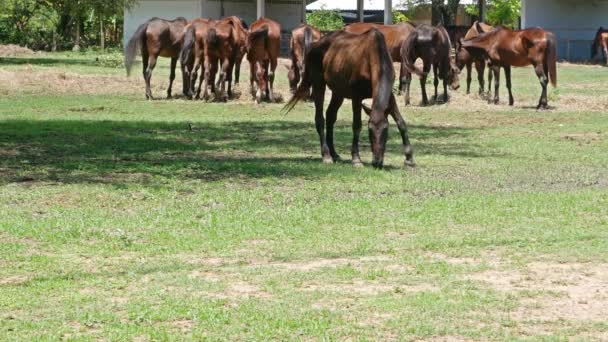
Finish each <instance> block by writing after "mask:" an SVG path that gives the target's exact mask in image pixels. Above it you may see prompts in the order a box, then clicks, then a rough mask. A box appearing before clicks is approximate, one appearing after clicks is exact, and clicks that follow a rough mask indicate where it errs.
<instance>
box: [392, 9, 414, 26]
mask: <svg viewBox="0 0 608 342" xmlns="http://www.w3.org/2000/svg"><path fill="white" fill-rule="evenodd" d="M409 20H410V18H408V17H407V15H405V13H403V11H397V10H393V23H395V24H399V23H406V22H408V21H409Z"/></svg>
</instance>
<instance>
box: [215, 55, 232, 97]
mask: <svg viewBox="0 0 608 342" xmlns="http://www.w3.org/2000/svg"><path fill="white" fill-rule="evenodd" d="M229 72H230V60H229V59H225V60H224V61H223V62H222V70H221V71H220V77H219V80H218V83H220V86H219V87H218V88H219V91H220V93H219V98H220V101H222V102H226V101H228V96H227V95H226V79H227V77H228V73H229Z"/></svg>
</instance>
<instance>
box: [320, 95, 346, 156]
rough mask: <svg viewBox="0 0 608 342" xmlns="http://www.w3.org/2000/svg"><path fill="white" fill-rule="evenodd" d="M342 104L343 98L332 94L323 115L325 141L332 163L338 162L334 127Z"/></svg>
mask: <svg viewBox="0 0 608 342" xmlns="http://www.w3.org/2000/svg"><path fill="white" fill-rule="evenodd" d="M343 102H344V98H343V97H341V96H337V95H336V94H332V96H331V101H330V102H329V106H328V107H327V112H326V113H325V124H326V128H325V129H326V130H325V133H326V138H325V140H326V141H327V147H328V148H329V154H330V156H331V158H332V161H334V162H336V161H338V160H340V156H339V155H338V153H337V152H336V148H335V146H334V125H335V124H336V120H337V119H338V110H339V109H340V107H341V106H342V103H343Z"/></svg>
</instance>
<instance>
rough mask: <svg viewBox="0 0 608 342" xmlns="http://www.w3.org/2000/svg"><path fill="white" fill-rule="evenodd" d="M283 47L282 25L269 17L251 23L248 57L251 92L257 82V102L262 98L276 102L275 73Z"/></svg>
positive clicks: (248, 38)
mask: <svg viewBox="0 0 608 342" xmlns="http://www.w3.org/2000/svg"><path fill="white" fill-rule="evenodd" d="M280 49H281V25H280V24H279V23H277V22H276V21H274V20H271V19H268V18H260V19H258V20H256V21H255V22H253V24H251V29H250V30H249V36H248V37H247V59H248V60H249V67H250V74H249V76H250V84H251V93H252V94H253V93H254V91H255V90H254V89H255V88H254V82H255V83H256V84H257V92H256V93H255V101H256V103H260V102H261V101H262V98H266V99H268V100H269V101H270V102H274V75H275V71H276V69H277V65H278V58H279V53H280Z"/></svg>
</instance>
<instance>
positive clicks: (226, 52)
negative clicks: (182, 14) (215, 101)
mask: <svg viewBox="0 0 608 342" xmlns="http://www.w3.org/2000/svg"><path fill="white" fill-rule="evenodd" d="M193 37H194V39H192V38H193ZM193 45H194V63H193V73H194V75H196V73H197V72H198V69H199V68H200V66H201V64H203V70H202V75H201V76H202V77H201V79H202V80H203V81H202V85H201V87H200V89H199V90H198V91H197V96H198V97H200V92H201V89H202V92H203V99H207V98H208V86H209V84H211V85H213V83H214V80H215V75H216V74H217V71H218V63H219V65H220V67H221V71H220V77H219V79H218V82H217V84H215V86H213V87H212V88H213V89H214V90H215V89H218V88H219V94H217V93H216V97H217V98H219V99H220V100H221V101H226V100H227V99H228V96H232V82H231V79H232V77H231V76H232V75H231V74H232V69H233V66H234V61H235V58H236V50H237V49H238V46H237V42H236V39H235V33H234V27H233V25H232V24H230V23H229V22H227V21H216V20H200V21H195V22H193V25H191V26H190V27H189V28H188V30H187V32H186V37H185V38H184V48H183V51H184V55H186V54H188V53H190V52H189V51H190V50H192V47H193ZM193 81H196V78H195V79H194V80H193ZM226 82H228V92H227V93H226Z"/></svg>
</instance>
